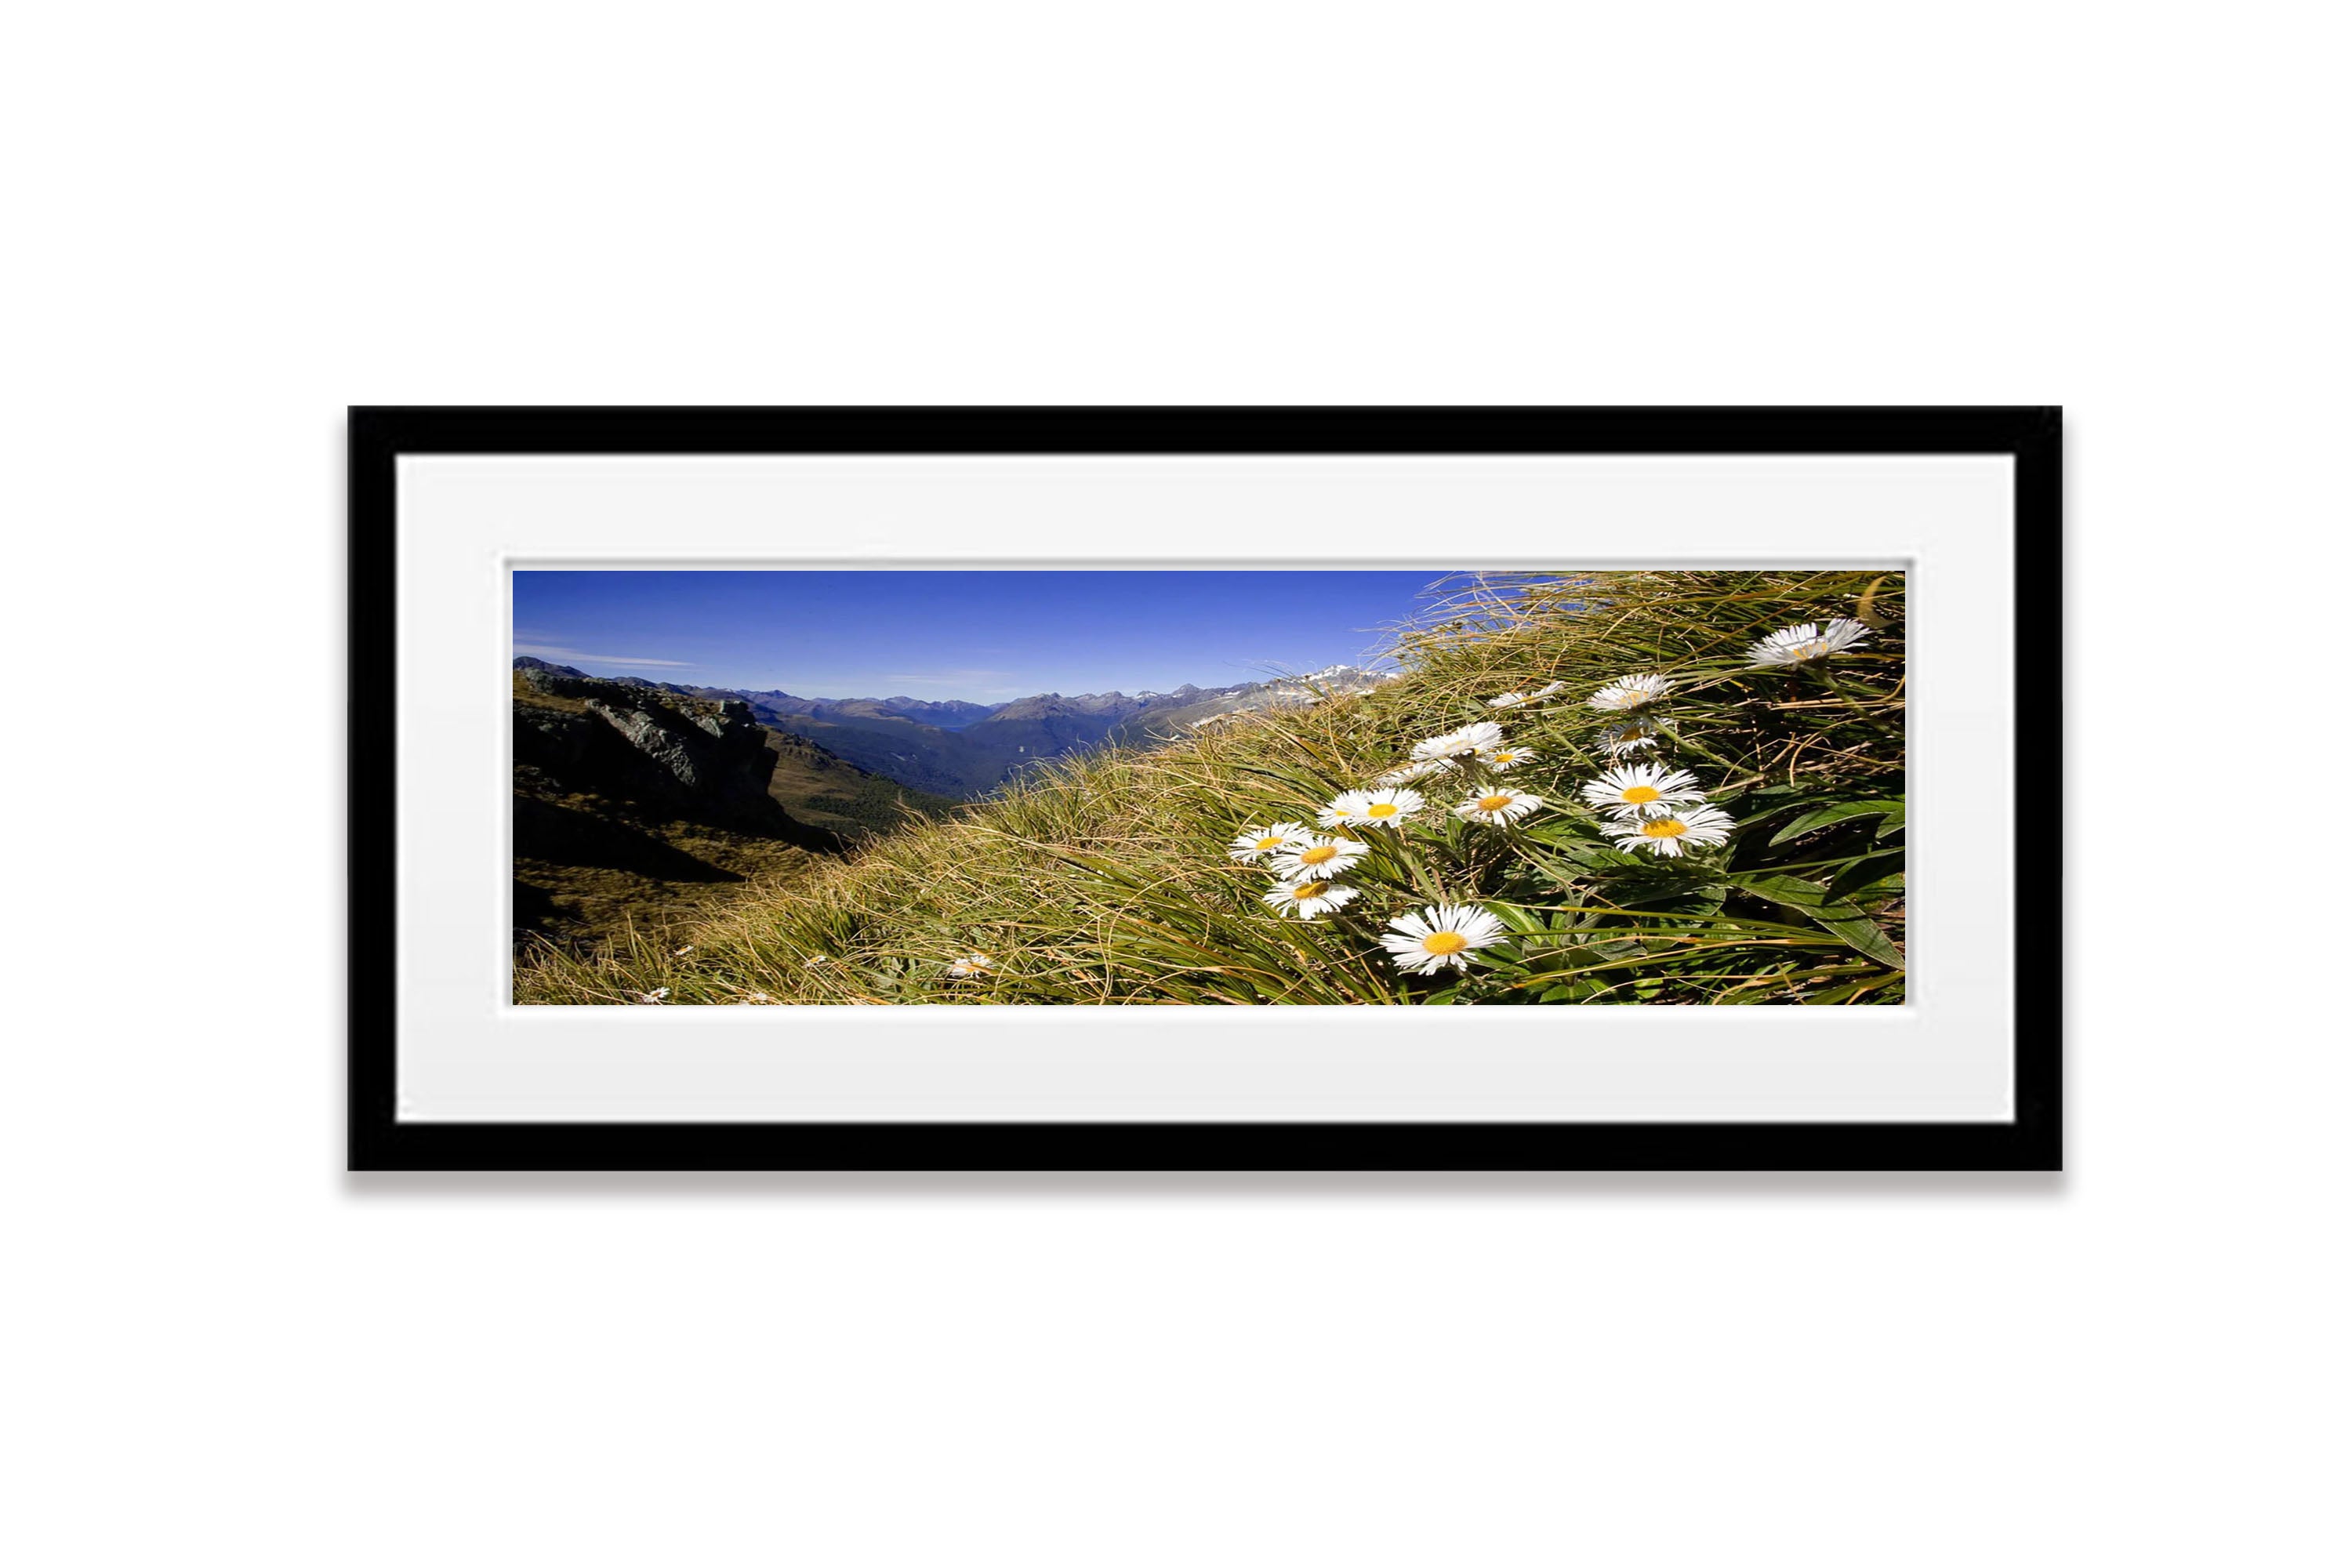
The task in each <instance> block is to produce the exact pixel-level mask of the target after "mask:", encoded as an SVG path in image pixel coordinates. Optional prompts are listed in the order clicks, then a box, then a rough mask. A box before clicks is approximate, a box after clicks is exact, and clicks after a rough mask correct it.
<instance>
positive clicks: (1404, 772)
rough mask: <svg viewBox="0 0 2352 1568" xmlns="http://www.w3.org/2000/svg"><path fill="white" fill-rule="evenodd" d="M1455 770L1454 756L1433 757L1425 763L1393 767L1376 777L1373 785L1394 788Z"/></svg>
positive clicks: (1381, 787)
mask: <svg viewBox="0 0 2352 1568" xmlns="http://www.w3.org/2000/svg"><path fill="white" fill-rule="evenodd" d="M1453 771H1454V761H1453V759H1452V758H1450V757H1432V758H1431V759H1430V760H1429V761H1427V762H1425V763H1406V764H1405V765H1404V766H1402V767H1401V768H1391V769H1390V770H1389V771H1388V772H1386V773H1382V774H1381V776H1380V777H1378V778H1376V779H1374V780H1373V781H1372V786H1373V787H1374V788H1375V789H1392V788H1394V787H1395V786H1396V785H1398V784H1419V783H1420V782H1421V781H1422V780H1423V779H1425V778H1433V777H1435V776H1436V775H1437V774H1439V773H1452V772H1453Z"/></svg>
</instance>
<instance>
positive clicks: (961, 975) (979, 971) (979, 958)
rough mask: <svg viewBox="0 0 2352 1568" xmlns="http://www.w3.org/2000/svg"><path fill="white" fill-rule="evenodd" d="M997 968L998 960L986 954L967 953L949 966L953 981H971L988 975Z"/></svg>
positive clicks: (949, 973) (949, 974)
mask: <svg viewBox="0 0 2352 1568" xmlns="http://www.w3.org/2000/svg"><path fill="white" fill-rule="evenodd" d="M995 967H996V960H994V959H992V958H991V957H989V956H988V954H986V953H984V952H967V953H965V954H964V955H963V956H962V957H961V958H959V959H957V960H956V961H955V962H954V963H950V964H949V965H948V976H949V978H950V979H953V980H970V979H972V978H974V977H976V976H979V975H983V974H986V973H988V972H989V971H990V970H992V969H993V968H995Z"/></svg>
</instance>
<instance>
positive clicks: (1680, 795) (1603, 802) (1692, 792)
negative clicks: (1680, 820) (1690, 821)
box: [1583, 763, 1706, 819]
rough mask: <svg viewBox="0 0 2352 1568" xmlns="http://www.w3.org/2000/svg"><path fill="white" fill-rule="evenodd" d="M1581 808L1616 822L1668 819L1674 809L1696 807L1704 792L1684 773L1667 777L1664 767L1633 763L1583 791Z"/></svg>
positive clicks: (1680, 771) (1667, 773)
mask: <svg viewBox="0 0 2352 1568" xmlns="http://www.w3.org/2000/svg"><path fill="white" fill-rule="evenodd" d="M1583 794H1584V800H1585V804H1586V805H1590V806H1591V807H1592V808H1593V809H1594V810H1596V811H1606V812H1608V813H1610V814H1611V815H1612V816H1616V817H1618V818H1620V819H1624V818H1630V817H1637V816H1673V815H1674V810H1675V807H1676V806H1678V805H1698V804H1699V803H1700V802H1702V801H1704V800H1706V791H1705V790H1703V789H1701V788H1699V787H1698V780H1697V779H1696V778H1695V777H1693V776H1692V774H1691V773H1690V772H1689V771H1688V770H1687V769H1684V768H1676V769H1675V770H1674V771H1672V772H1671V773H1670V772H1668V771H1667V769H1666V765H1665V764H1664V763H1633V764H1631V765H1630V766H1627V767H1622V768H1611V769H1610V770H1609V771H1608V772H1607V773H1602V774H1601V776H1600V777H1599V778H1597V779H1595V780H1593V782H1592V783H1591V784H1586V785H1585V786H1584V790H1583Z"/></svg>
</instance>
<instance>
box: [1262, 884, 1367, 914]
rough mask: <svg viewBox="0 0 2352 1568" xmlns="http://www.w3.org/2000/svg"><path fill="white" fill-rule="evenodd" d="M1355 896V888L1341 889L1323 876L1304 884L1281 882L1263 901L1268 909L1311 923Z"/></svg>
mask: <svg viewBox="0 0 2352 1568" xmlns="http://www.w3.org/2000/svg"><path fill="white" fill-rule="evenodd" d="M1355 897H1356V889H1353V888H1343V887H1341V886H1339V883H1337V882H1334V881H1332V880H1331V879H1329V878H1328V877H1326V878H1322V879H1317V880H1312V881H1306V882H1285V883H1284V884H1283V885H1282V886H1280V887H1279V888H1276V889H1275V890H1274V891H1272V892H1271V893H1268V894H1267V895H1266V896H1265V904H1266V907H1267V908H1269V909H1273V910H1279V911H1280V912H1282V913H1283V914H1286V915H1297V917H1298V918H1299V919H1300V920H1303V921H1311V920H1316V919H1318V918H1320V917H1321V916H1324V915H1327V914H1329V913H1330V912H1331V911H1332V910H1336V909H1339V907H1340V906H1341V905H1343V904H1347V903H1349V902H1351V901H1353V900H1354V899H1355Z"/></svg>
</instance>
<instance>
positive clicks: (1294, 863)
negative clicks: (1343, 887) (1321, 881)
mask: <svg viewBox="0 0 2352 1568" xmlns="http://www.w3.org/2000/svg"><path fill="white" fill-rule="evenodd" d="M1371 852H1372V851H1371V846H1370V845H1369V844H1359V843H1357V842H1356V841H1355V840H1354V839H1352V838H1321V837H1313V838H1301V839H1298V840H1297V841H1296V842H1294V843H1292V844H1291V845H1290V846H1289V847H1287V848H1286V849H1284V850H1283V851H1282V853H1280V854H1279V855H1276V857H1275V858H1274V867H1273V869H1274V874H1275V875H1276V876H1277V877H1279V878H1281V879H1283V880H1284V881H1286V882H1307V881H1313V880H1315V879H1318V878H1331V877H1337V876H1340V875H1342V874H1343V873H1345V872H1346V870H1347V869H1348V868H1349V867H1350V866H1353V865H1354V864H1355V863H1356V862H1357V861H1359V860H1360V859H1362V858H1364V857H1365V856H1367V855H1369V854H1370V853H1371Z"/></svg>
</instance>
